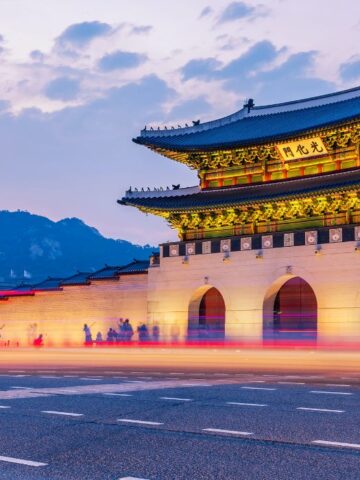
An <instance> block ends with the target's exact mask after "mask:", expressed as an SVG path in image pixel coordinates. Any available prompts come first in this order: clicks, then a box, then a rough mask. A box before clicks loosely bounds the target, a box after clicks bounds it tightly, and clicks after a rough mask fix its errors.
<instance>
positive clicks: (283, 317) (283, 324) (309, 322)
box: [264, 277, 317, 340]
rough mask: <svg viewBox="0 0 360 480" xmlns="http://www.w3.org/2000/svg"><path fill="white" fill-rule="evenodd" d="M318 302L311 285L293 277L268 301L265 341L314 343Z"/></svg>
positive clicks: (266, 305) (265, 316)
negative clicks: (297, 340)
mask: <svg viewBox="0 0 360 480" xmlns="http://www.w3.org/2000/svg"><path fill="white" fill-rule="evenodd" d="M316 334H317V300H316V296H315V293H314V291H313V289H312V288H311V286H310V285H309V284H308V283H307V282H306V281H305V280H303V279H302V278H300V277H292V278H290V279H289V280H287V281H285V283H283V284H282V285H281V286H280V288H278V289H277V290H276V291H275V292H273V293H272V294H271V295H270V296H268V297H267V298H266V299H265V302H264V338H265V339H266V338H267V339H269V338H271V339H283V340H292V339H303V340H314V339H316Z"/></svg>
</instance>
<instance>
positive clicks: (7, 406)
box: [0, 405, 11, 408]
mask: <svg viewBox="0 0 360 480" xmlns="http://www.w3.org/2000/svg"><path fill="white" fill-rule="evenodd" d="M0 408H11V407H10V406H9V405H0Z"/></svg>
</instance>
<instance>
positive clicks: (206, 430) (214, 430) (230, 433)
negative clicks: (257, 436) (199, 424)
mask: <svg viewBox="0 0 360 480" xmlns="http://www.w3.org/2000/svg"><path fill="white" fill-rule="evenodd" d="M203 432H210V433H226V434H229V435H245V436H247V435H254V434H253V433H251V432H240V431H238V430H223V429H221V428H203Z"/></svg>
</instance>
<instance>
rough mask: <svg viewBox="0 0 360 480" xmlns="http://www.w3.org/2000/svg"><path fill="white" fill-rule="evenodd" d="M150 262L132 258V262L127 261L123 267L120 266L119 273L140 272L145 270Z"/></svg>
mask: <svg viewBox="0 0 360 480" xmlns="http://www.w3.org/2000/svg"><path fill="white" fill-rule="evenodd" d="M149 265H150V262H149V260H134V261H133V262H131V263H129V265H126V266H125V267H122V268H121V269H120V270H119V273H120V275H124V274H126V273H141V272H147V271H148V269H149Z"/></svg>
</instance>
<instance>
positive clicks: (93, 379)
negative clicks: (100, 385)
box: [79, 377, 102, 382]
mask: <svg viewBox="0 0 360 480" xmlns="http://www.w3.org/2000/svg"><path fill="white" fill-rule="evenodd" d="M79 380H91V381H94V382H100V381H101V380H102V378H92V377H91V378H90V377H81V378H79Z"/></svg>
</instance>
